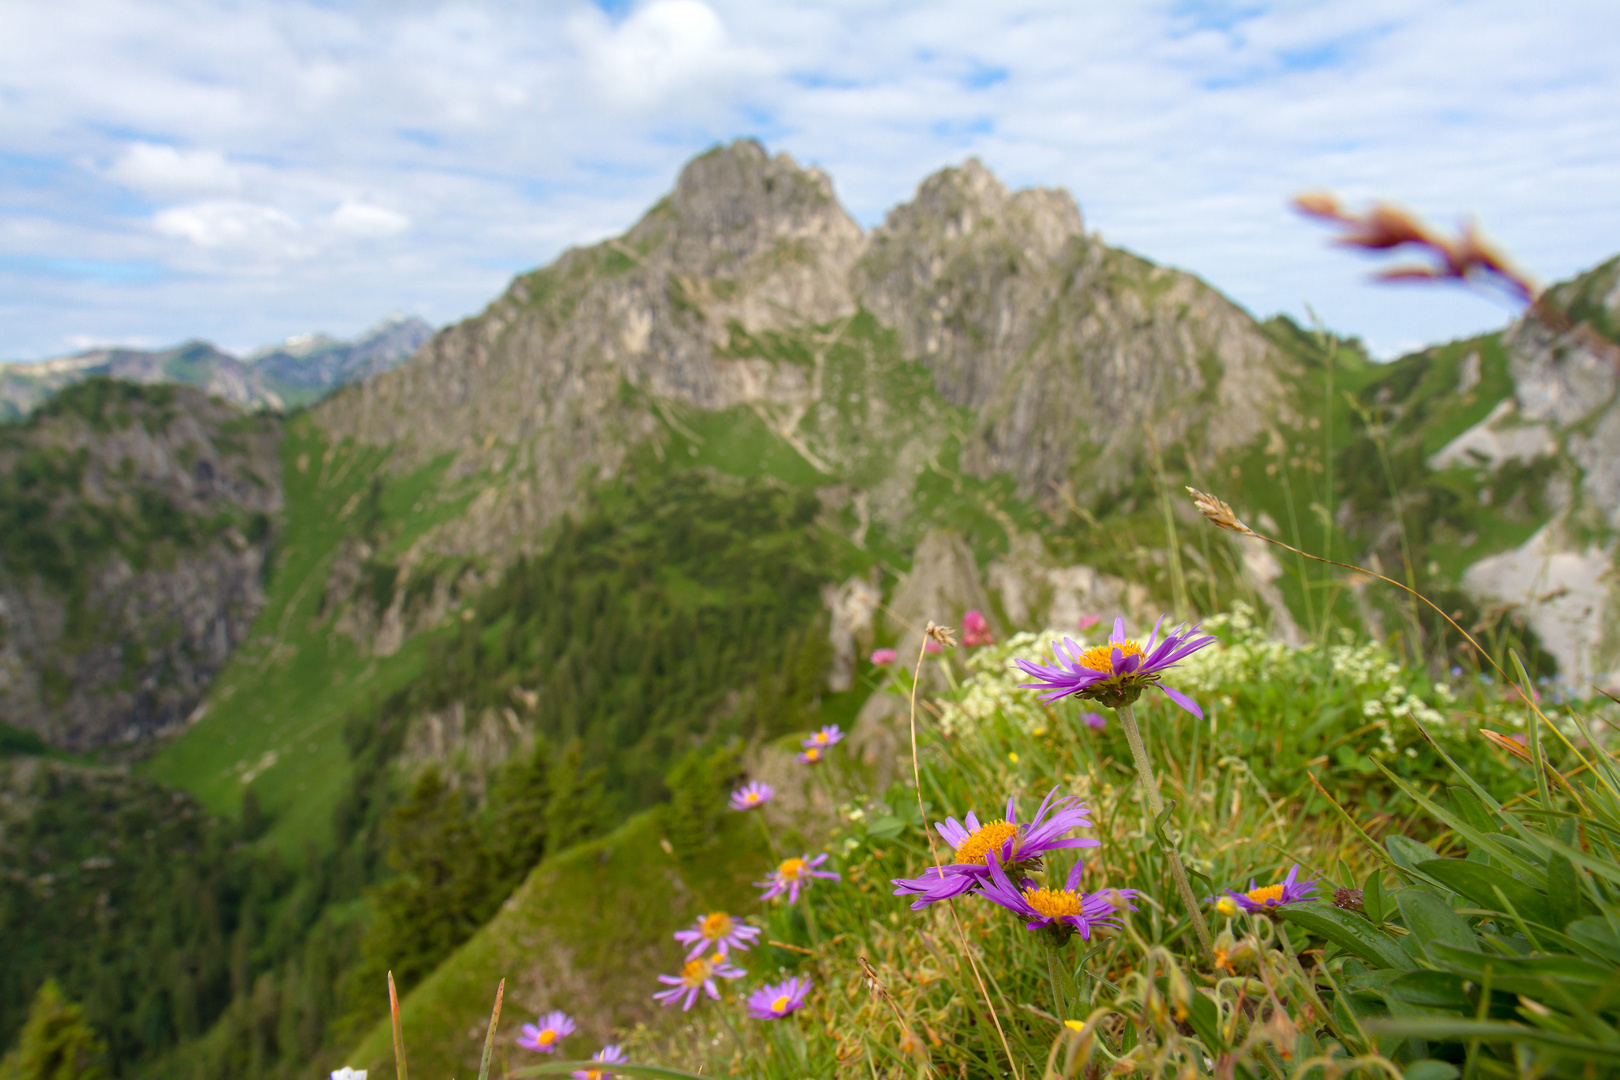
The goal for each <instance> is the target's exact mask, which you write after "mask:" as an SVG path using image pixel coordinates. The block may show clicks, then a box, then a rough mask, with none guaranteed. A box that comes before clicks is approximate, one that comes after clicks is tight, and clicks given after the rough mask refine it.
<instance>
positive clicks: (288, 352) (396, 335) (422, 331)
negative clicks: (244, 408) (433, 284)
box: [243, 315, 433, 406]
mask: <svg viewBox="0 0 1620 1080" xmlns="http://www.w3.org/2000/svg"><path fill="white" fill-rule="evenodd" d="M432 336H433V327H431V326H429V325H428V324H427V323H426V322H423V321H422V320H421V319H419V318H417V317H416V316H414V315H390V316H388V318H386V319H384V320H383V321H382V322H380V323H378V324H377V325H376V326H373V327H372V328H371V329H370V330H367V331H366V332H365V333H363V334H361V335H360V336H359V337H357V338H355V339H353V340H352V341H342V340H339V339H337V338H332V337H328V336H327V335H325V334H304V335H301V336H299V337H294V338H288V339H287V340H286V341H284V342H282V343H281V344H279V345H270V346H266V347H265V348H263V349H258V350H256V351H254V352H251V353H249V354H248V355H247V356H246V357H245V358H244V359H243V363H245V364H246V365H248V366H249V367H250V368H252V369H253V372H254V374H255V375H256V376H257V377H258V378H259V379H260V380H261V381H262V382H263V383H264V385H265V386H266V388H267V389H269V390H270V391H271V392H273V393H275V394H276V396H278V397H279V398H280V399H281V400H282V401H283V402H284V403H285V404H286V405H288V406H297V405H306V404H308V403H310V402H312V401H316V400H319V399H320V398H321V397H322V396H324V395H325V394H327V393H329V392H331V391H332V390H335V389H336V388H338V387H340V386H347V385H348V384H350V383H356V382H360V381H362V380H364V379H368V378H370V377H371V376H373V375H376V374H379V373H381V372H384V371H388V370H390V369H392V368H395V367H397V366H399V365H400V364H401V363H403V362H404V361H405V360H407V359H409V358H410V356H411V355H412V354H413V353H415V352H416V350H417V349H419V348H421V347H422V343H423V342H425V341H427V340H428V339H429V338H430V337H432Z"/></svg>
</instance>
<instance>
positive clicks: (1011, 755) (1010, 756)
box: [1007, 752, 1018, 765]
mask: <svg viewBox="0 0 1620 1080" xmlns="http://www.w3.org/2000/svg"><path fill="white" fill-rule="evenodd" d="M1007 760H1008V761H1010V762H1012V763H1013V764H1014V765H1016V764H1018V755H1017V754H1014V753H1010V752H1009V753H1008V754H1007Z"/></svg>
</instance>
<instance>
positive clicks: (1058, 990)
mask: <svg viewBox="0 0 1620 1080" xmlns="http://www.w3.org/2000/svg"><path fill="white" fill-rule="evenodd" d="M1042 944H1044V945H1045V946H1046V977H1047V978H1048V979H1050V980H1052V1008H1053V1009H1054V1010H1055V1011H1056V1013H1057V1018H1058V1020H1059V1021H1060V1022H1061V1021H1064V1020H1067V1019H1069V999H1068V997H1067V996H1066V995H1065V994H1064V993H1063V983H1062V981H1061V980H1060V978H1059V976H1058V963H1057V954H1058V946H1057V945H1056V944H1054V943H1053V942H1052V941H1051V939H1050V938H1048V939H1047V940H1046V941H1044V942H1043V943H1042Z"/></svg>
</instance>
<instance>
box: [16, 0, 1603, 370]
mask: <svg viewBox="0 0 1620 1080" xmlns="http://www.w3.org/2000/svg"><path fill="white" fill-rule="evenodd" d="M1617 105H1620V4H1614V3H1609V2H1597V0H1589V2H1585V3H1574V2H1565V0H1538V2H1536V3H1533V4H1525V3H1522V0H1512V2H1498V0H1470V2H1466V3H1464V2H1444V0H1435V2H1420V0H1348V2H1338V0H1330V2H1323V3H1310V4H1304V3H1298V4H1296V3H1268V2H1263V0H1253V2H1237V3H1216V2H1208V3H1201V2H1195V0H1192V2H1174V0H1172V2H1135V0H1106V2H1104V0H1063V2H1055V3H1048V2H1036V0H1032V2H1021V0H999V2H998V3H995V4H987V3H983V2H980V0H964V2H935V3H927V4H922V3H901V2H888V0H851V2H832V3H818V4H812V3H805V2H798V0H785V2H768V0H736V2H733V0H646V2H640V3H628V2H603V3H598V4H591V3H587V2H584V0H581V2H577V3H574V2H567V0H548V2H543V3H533V2H523V3H510V4H503V3H477V2H455V3H439V2H422V0H379V2H360V3H343V2H339V0H329V2H306V0H276V2H274V3H264V2H254V0H236V2H231V3H200V2H194V0H161V2H147V0H82V2H81V0H42V2H34V0H0V357H3V358H7V359H38V358H43V357H46V356H54V355H60V354H63V353H66V352H71V351H73V350H76V349H81V348H86V347H89V346H91V345H96V344H109V343H122V344H131V345H143V346H160V345H167V344H172V343H175V342H177V341H180V340H184V339H187V338H193V337H200V338H205V339H208V340H212V341H214V342H216V343H218V344H220V345H221V346H222V347H224V348H227V349H231V350H235V351H239V352H245V351H247V350H249V349H251V348H253V347H255V346H258V345H262V344H265V343H268V342H273V341H278V340H281V339H283V338H286V337H290V336H293V335H296V334H302V333H308V332H314V331H325V332H329V333H333V334H337V335H345V336H346V335H352V334H355V333H357V332H359V331H361V330H363V329H364V328H365V327H367V326H369V325H370V324H372V323H374V322H376V321H377V320H378V319H380V318H381V317H383V316H384V315H386V314H388V313H390V312H408V313H414V314H419V315H421V316H423V317H425V318H427V319H428V320H430V321H431V322H433V323H435V324H444V323H449V322H453V321H455V320H457V319H460V318H464V317H466V316H468V315H471V314H474V313H476V312H477V311H478V310H480V309H481V308H482V307H483V306H484V305H486V304H487V303H488V302H489V301H490V300H492V299H493V298H494V297H495V296H496V295H498V294H499V292H500V291H501V290H502V289H503V288H504V287H505V285H506V283H507V282H508V281H509V280H510V279H511V277H512V276H513V274H515V273H518V272H521V271H524V270H527V269H531V268H534V267H537V266H541V265H544V264H545V263H547V262H549V261H551V260H552V259H553V258H555V257H556V256H557V255H558V254H559V253H560V252H561V251H563V250H564V249H566V248H568V247H571V246H575V245H580V244H588V243H592V242H595V241H597V240H600V239H603V238H605V237H608V236H611V235H615V234H617V233H619V232H622V231H623V230H625V229H627V228H628V227H629V226H630V225H631V224H632V223H633V222H634V221H635V220H636V218H637V217H638V216H639V215H640V214H641V213H642V212H643V211H644V210H646V209H647V208H648V207H649V206H650V205H652V203H654V202H655V201H656V200H657V199H658V198H659V197H660V196H661V195H662V194H664V193H665V192H666V191H668V190H669V188H670V187H671V186H672V184H673V182H674V178H675V175H676V174H677V172H678V171H679V169H680V167H681V165H682V163H683V162H685V161H686V160H687V159H689V158H691V157H692V156H694V155H695V154H697V153H700V152H702V151H703V150H705V149H707V148H708V147H710V146H712V145H714V144H715V143H717V142H728V141H730V140H732V139H734V138H738V137H744V136H751V137H756V138H758V139H760V140H761V141H762V142H763V143H764V144H765V145H766V146H767V148H768V149H770V150H771V151H772V152H773V153H775V152H779V151H785V152H787V153H788V154H791V155H792V156H793V157H794V158H795V159H796V160H797V161H799V162H800V163H801V164H807V165H808V164H814V165H818V166H820V167H821V168H822V169H823V170H825V171H826V172H827V173H828V174H830V175H831V176H832V178H833V181H834V185H835V187H836V190H837V193H838V195H839V198H840V199H841V200H842V202H843V204H844V205H845V207H846V208H847V209H848V210H849V212H850V213H851V214H852V215H853V216H854V218H855V219H856V221H858V222H859V223H860V224H861V225H862V226H864V227H868V228H870V227H873V226H875V225H878V224H880V223H881V222H882V220H883V216H884V214H885V213H886V212H887V211H888V210H889V209H890V208H891V207H893V206H894V205H896V204H897V203H901V202H904V201H906V200H907V199H909V198H911V196H912V195H913V193H914V192H915V190H916V187H917V185H918V184H919V183H920V182H921V181H922V180H923V179H924V178H925V177H926V176H927V175H929V174H930V173H932V172H934V171H936V170H938V169H940V168H943V167H945V166H948V165H952V164H958V163H960V162H961V161H963V160H964V159H965V158H967V157H969V156H970V155H971V156H977V157H979V158H980V159H981V160H982V161H983V162H984V163H985V164H986V165H987V166H988V167H989V168H990V169H991V170H992V171H994V172H995V173H996V175H997V176H999V177H1000V178H1001V179H1002V180H1003V181H1004V182H1005V183H1007V184H1008V185H1009V186H1010V187H1015V188H1016V187H1027V186H1040V187H1062V188H1066V189H1067V190H1068V191H1069V192H1071V193H1072V194H1073V195H1074V197H1075V199H1076V200H1077V201H1078V202H1079V205H1080V208H1081V211H1082V213H1083V215H1084V217H1085V221H1086V227H1087V229H1088V230H1092V231H1096V232H1099V233H1100V234H1101V235H1102V237H1103V238H1104V239H1105V240H1106V241H1107V242H1108V243H1111V244H1115V245H1119V246H1123V247H1126V248H1129V249H1130V250H1132V251H1134V252H1136V253H1137V254H1140V255H1142V256H1145V257H1147V258H1149V259H1152V260H1154V261H1156V262H1160V263H1165V264H1168V265H1173V266H1176V267H1180V268H1182V269H1185V270H1189V271H1192V272H1194V273H1196V274H1198V275H1199V276H1200V277H1202V278H1203V279H1204V280H1205V281H1207V282H1209V283H1210V284H1212V285H1214V286H1215V287H1217V288H1219V289H1220V290H1222V291H1223V292H1225V293H1226V294H1227V295H1228V296H1230V297H1232V298H1233V299H1234V300H1236V301H1237V302H1238V303H1240V304H1242V305H1243V306H1244V307H1246V308H1247V309H1248V310H1250V311H1251V312H1254V313H1255V314H1256V315H1258V316H1261V317H1266V316H1269V315H1272V314H1275V313H1278V312H1283V313H1287V314H1290V315H1292V316H1294V317H1295V318H1298V319H1301V320H1304V319H1306V318H1307V317H1308V316H1307V314H1306V312H1307V308H1309V309H1310V310H1314V312H1315V313H1316V315H1317V316H1319V317H1320V318H1321V320H1322V321H1323V322H1324V323H1325V324H1326V325H1327V326H1328V327H1330V328H1331V329H1333V330H1336V331H1338V332H1340V333H1343V334H1350V335H1356V336H1359V337H1361V338H1362V339H1363V340H1364V341H1365V342H1366V343H1367V345H1368V346H1369V348H1371V349H1372V350H1373V352H1374V354H1375V355H1378V356H1381V357H1388V356H1394V355H1398V354H1400V353H1401V352H1404V351H1406V350H1409V349H1412V348H1415V347H1419V346H1421V345H1424V344H1428V343H1432V342H1435V341H1441V340H1447V339H1450V338H1453V337H1459V336H1464V335H1468V334H1472V333H1478V332H1482V331H1485V330H1490V329H1494V328H1496V327H1499V326H1501V325H1503V324H1504V323H1505V322H1507V321H1508V320H1509V319H1511V318H1512V317H1513V315H1514V314H1515V312H1514V310H1513V309H1512V308H1511V307H1510V306H1508V305H1506V304H1505V303H1504V302H1502V301H1501V300H1499V299H1493V298H1489V297H1482V296H1477V295H1474V294H1471V293H1468V292H1463V291H1458V290H1454V289H1447V288H1444V287H1434V286H1426V287H1414V286H1410V285H1408V286H1403V287H1396V286H1388V285H1376V284H1372V283H1370V282H1369V281H1368V278H1369V275H1370V274H1371V272H1372V270H1373V269H1374V266H1373V265H1372V264H1371V263H1369V262H1368V261H1367V260H1366V259H1364V258H1358V257H1357V256H1355V255H1352V254H1350V253H1347V252H1345V251H1343V250H1339V249H1335V248H1333V247H1331V246H1330V245H1329V244H1328V242H1327V241H1328V236H1327V235H1326V234H1325V232H1324V230H1323V229H1322V228H1321V227H1320V226H1318V225H1316V224H1313V223H1311V222H1309V221H1306V220H1304V219H1302V218H1300V217H1299V216H1298V215H1296V214H1295V213H1293V212H1292V211H1290V210H1289V208H1288V199H1289V198H1290V196H1292V195H1293V194H1295V193H1297V192H1299V191H1301V190H1304V189H1314V188H1326V189H1329V190H1332V191H1335V192H1338V193H1339V194H1340V195H1341V196H1343V197H1345V198H1346V199H1347V200H1349V201H1350V202H1351V203H1352V204H1356V205H1361V204H1364V203H1366V202H1367V201H1369V200H1372V199H1387V200H1392V201H1395V202H1398V203H1401V204H1403V205H1405V206H1407V207H1410V208H1412V209H1413V210H1416V211H1417V212H1419V213H1421V214H1424V215H1426V216H1428V217H1430V218H1431V219H1432V220H1434V221H1435V222H1437V223H1440V224H1445V225H1448V226H1450V225H1455V224H1456V223H1458V222H1460V221H1461V220H1462V219H1464V218H1465V217H1472V218H1474V219H1476V220H1478V221H1479V223H1480V224H1481V225H1482V226H1483V228H1484V229H1485V231H1486V233H1487V234H1488V235H1490V236H1491V237H1493V238H1494V239H1495V240H1496V241H1498V242H1499V243H1500V244H1502V245H1503V246H1504V247H1506V248H1507V249H1508V250H1509V251H1510V252H1511V253H1512V254H1513V256H1514V257H1515V258H1516V259H1517V260H1518V261H1519V262H1520V263H1521V264H1522V265H1523V266H1524V267H1526V268H1527V269H1529V270H1530V271H1531V272H1532V273H1533V274H1534V275H1536V276H1537V277H1539V278H1540V279H1541V280H1544V281H1555V280H1559V279H1562V278H1566V277H1568V276H1570V275H1572V274H1574V273H1576V272H1578V271H1580V270H1582V269H1586V268H1588V267H1591V266H1593V265H1595V264H1597V263H1599V262H1602V261H1604V260H1605V259H1607V258H1609V257H1611V256H1613V255H1615V254H1620V198H1617V197H1616V195H1617V192H1620V184H1617V181H1620V107H1617Z"/></svg>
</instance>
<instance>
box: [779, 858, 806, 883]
mask: <svg viewBox="0 0 1620 1080" xmlns="http://www.w3.org/2000/svg"><path fill="white" fill-rule="evenodd" d="M776 872H777V874H778V875H779V876H780V877H781V878H782V880H783V881H798V880H799V879H800V878H802V877H803V876H804V860H803V859H783V860H782V865H781V866H778V867H777V868H776Z"/></svg>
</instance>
